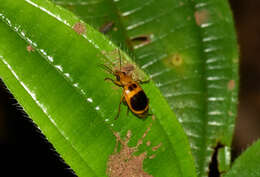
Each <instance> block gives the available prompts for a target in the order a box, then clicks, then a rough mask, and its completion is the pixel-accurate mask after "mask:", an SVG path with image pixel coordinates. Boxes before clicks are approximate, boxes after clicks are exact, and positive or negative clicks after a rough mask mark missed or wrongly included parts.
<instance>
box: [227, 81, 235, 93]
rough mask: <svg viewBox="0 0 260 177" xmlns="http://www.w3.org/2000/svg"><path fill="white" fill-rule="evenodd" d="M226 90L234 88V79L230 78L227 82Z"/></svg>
mask: <svg viewBox="0 0 260 177" xmlns="http://www.w3.org/2000/svg"><path fill="white" fill-rule="evenodd" d="M227 87H228V90H230V91H231V90H233V89H234V88H235V81H234V80H230V81H229V82H228V84H227Z"/></svg>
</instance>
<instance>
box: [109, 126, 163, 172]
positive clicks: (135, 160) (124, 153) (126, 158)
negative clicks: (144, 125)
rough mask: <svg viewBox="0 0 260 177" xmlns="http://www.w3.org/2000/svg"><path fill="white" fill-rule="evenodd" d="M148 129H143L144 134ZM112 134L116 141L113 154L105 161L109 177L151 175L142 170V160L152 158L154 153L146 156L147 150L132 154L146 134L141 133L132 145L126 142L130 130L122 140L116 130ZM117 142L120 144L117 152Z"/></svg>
mask: <svg viewBox="0 0 260 177" xmlns="http://www.w3.org/2000/svg"><path fill="white" fill-rule="evenodd" d="M148 129H149V130H150V126H149V127H148ZM148 129H147V130H146V131H145V133H144V134H147V133H148V132H149V130H148ZM114 135H115V137H116V142H117V143H116V147H115V150H114V154H112V155H111V156H110V157H109V160H108V163H107V175H108V176H109V177H152V176H151V175H149V174H148V173H146V172H145V171H143V161H144V159H146V158H149V159H153V158H154V157H155V155H151V156H149V157H147V152H143V153H141V154H139V155H134V154H135V152H137V151H138V147H139V146H140V145H141V144H142V143H143V139H144V137H145V136H146V135H143V136H142V138H141V139H139V140H138V143H137V144H136V146H134V147H129V146H128V142H129V140H130V138H131V131H130V130H128V132H127V135H126V137H125V139H124V140H123V139H121V138H120V135H119V133H118V132H115V133H114ZM119 143H120V144H121V149H120V151H119V152H118V149H119V148H118V146H119ZM147 143H148V142H147ZM150 143H151V142H150V141H149V144H150ZM160 144H161V143H160ZM157 149H158V148H157Z"/></svg>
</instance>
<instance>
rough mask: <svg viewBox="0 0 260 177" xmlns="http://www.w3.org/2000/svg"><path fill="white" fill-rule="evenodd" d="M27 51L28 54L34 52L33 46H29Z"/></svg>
mask: <svg viewBox="0 0 260 177" xmlns="http://www.w3.org/2000/svg"><path fill="white" fill-rule="evenodd" d="M26 50H27V51H28V52H34V48H33V47H32V46H31V45H28V46H27V47H26Z"/></svg>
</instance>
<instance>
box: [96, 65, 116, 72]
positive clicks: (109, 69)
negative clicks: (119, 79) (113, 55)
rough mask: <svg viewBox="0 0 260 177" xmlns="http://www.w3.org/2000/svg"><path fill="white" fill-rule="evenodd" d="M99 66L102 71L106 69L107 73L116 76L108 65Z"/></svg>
mask: <svg viewBox="0 0 260 177" xmlns="http://www.w3.org/2000/svg"><path fill="white" fill-rule="evenodd" d="M99 66H100V67H101V68H102V69H104V70H105V71H107V72H108V73H110V74H115V73H114V71H113V70H112V69H111V68H109V67H108V66H107V65H104V64H100V65H99Z"/></svg>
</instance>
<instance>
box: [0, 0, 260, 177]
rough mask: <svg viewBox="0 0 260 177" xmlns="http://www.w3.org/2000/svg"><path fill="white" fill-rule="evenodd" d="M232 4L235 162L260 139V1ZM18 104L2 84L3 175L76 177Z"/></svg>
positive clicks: (0, 164) (0, 163)
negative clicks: (236, 67) (236, 79)
mask: <svg viewBox="0 0 260 177" xmlns="http://www.w3.org/2000/svg"><path fill="white" fill-rule="evenodd" d="M230 3H231V8H232V10H233V13H234V18H235V23H236V29H237V34H238V41H239V46H240V92H239V106H238V117H237V122H236V129H235V135H234V140H233V147H232V151H233V152H232V159H235V157H237V156H238V155H239V154H240V153H241V152H242V151H243V150H244V149H245V148H247V147H248V146H249V145H251V144H252V143H253V142H254V141H255V140H257V139H258V137H259V136H260V128H259V127H260V126H259V125H260V117H259V115H260V82H259V81H260V60H259V58H258V56H259V53H260V45H259V44H260V19H259V15H260V1H258V0H230ZM15 104H16V101H15V100H14V99H13V98H12V96H11V95H10V93H8V91H7V90H6V89H5V87H4V85H3V83H0V175H1V176H17V175H19V176H37V177H38V176H62V177H63V176H74V175H73V173H72V172H71V170H70V169H69V167H68V166H66V165H65V164H64V163H63V161H62V160H61V159H60V158H59V157H58V154H57V153H55V151H53V150H51V149H52V148H51V147H52V146H51V144H49V143H48V142H47V141H46V140H44V138H40V137H41V136H43V135H42V134H41V133H39V130H37V129H36V128H35V126H33V123H32V122H31V121H30V120H29V119H28V118H26V115H25V113H23V112H22V111H20V110H17V106H16V105H15ZM7 118H8V119H7ZM36 132H37V133H36ZM211 174H215V173H211ZM212 176H216V175H212Z"/></svg>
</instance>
